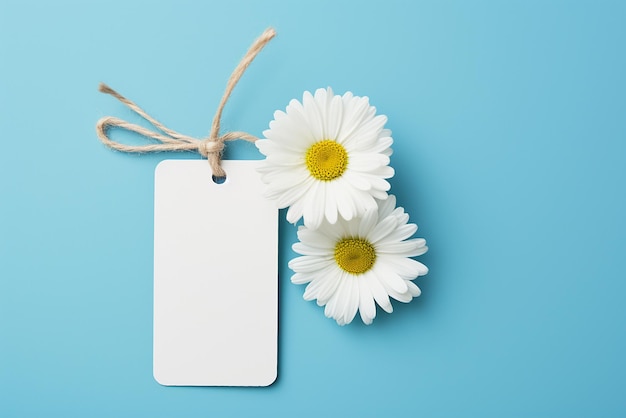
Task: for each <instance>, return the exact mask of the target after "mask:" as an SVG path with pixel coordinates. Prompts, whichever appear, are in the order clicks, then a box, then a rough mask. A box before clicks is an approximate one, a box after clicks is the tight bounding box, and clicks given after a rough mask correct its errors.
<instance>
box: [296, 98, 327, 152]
mask: <svg viewBox="0 0 626 418" xmlns="http://www.w3.org/2000/svg"><path fill="white" fill-rule="evenodd" d="M322 91H323V90H322ZM324 94H325V93H324ZM302 106H303V107H304V110H305V111H306V113H305V116H306V118H307V121H308V126H309V129H310V130H311V132H312V133H313V136H314V137H315V139H316V140H317V141H320V140H322V139H325V138H324V136H325V135H324V122H323V121H322V115H321V114H320V109H319V108H318V106H317V104H316V103H315V99H314V98H313V96H312V95H311V93H309V92H308V91H305V92H304V96H303V97H302Z"/></svg>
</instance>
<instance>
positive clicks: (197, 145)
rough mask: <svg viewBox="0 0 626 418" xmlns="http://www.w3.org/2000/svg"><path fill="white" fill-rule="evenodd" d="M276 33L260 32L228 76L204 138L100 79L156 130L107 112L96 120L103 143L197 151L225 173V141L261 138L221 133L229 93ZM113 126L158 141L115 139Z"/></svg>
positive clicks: (139, 149) (125, 148)
mask: <svg viewBox="0 0 626 418" xmlns="http://www.w3.org/2000/svg"><path fill="white" fill-rule="evenodd" d="M274 36H276V32H275V31H274V29H272V28H268V29H266V30H265V31H264V32H263V34H262V35H261V36H259V37H258V38H257V39H256V40H255V41H254V42H253V44H252V46H251V47H250V49H248V52H247V53H246V55H244V57H243V58H242V59H241V61H240V62H239V64H238V65H237V67H236V68H235V70H234V71H233V73H232V74H231V75H230V78H229V79H228V83H227V84H226V90H225V91H224V95H223V96H222V100H221V101H220V103H219V106H218V107H217V111H216V112H215V116H214V117H213V123H212V124H211V130H210V132H209V135H208V136H207V137H206V138H203V139H197V138H193V137H190V136H187V135H183V134H181V133H179V132H176V131H175V130H173V129H170V128H168V127H167V126H165V125H163V124H162V123H161V122H159V121H158V120H156V119H155V118H153V117H152V116H150V115H149V114H148V113H146V112H145V111H144V110H143V109H142V108H140V107H139V106H137V104H135V103H134V102H133V101H131V100H129V99H127V98H126V97H124V96H122V95H121V94H119V93H118V92H117V91H115V90H113V89H112V88H111V87H109V86H107V85H106V84H104V83H100V86H99V87H98V90H99V91H100V92H102V93H105V94H110V95H111V96H113V97H115V98H116V99H117V100H119V101H120V102H122V103H124V104H125V105H126V106H128V107H129V108H130V109H131V110H132V111H133V112H135V113H137V114H138V115H139V116H141V117H142V118H144V119H145V120H147V121H148V122H149V123H150V124H151V125H152V126H154V127H155V128H156V129H157V131H159V132H155V131H153V130H151V129H148V128H145V127H143V126H140V125H136V124H134V123H130V122H127V121H125V120H123V119H120V118H116V117H113V116H105V117H103V118H101V119H100V120H99V121H98V122H97V124H96V133H97V134H98V138H100V141H102V143H103V144H104V145H106V146H108V147H110V148H112V149H115V150H118V151H122V152H129V153H144V152H161V151H196V152H198V153H199V154H200V155H202V156H203V157H206V158H207V160H208V162H209V164H210V166H211V170H212V172H213V175H214V176H215V177H225V176H226V172H225V171H224V169H223V168H222V165H221V159H222V152H223V151H224V142H225V141H232V140H234V139H243V140H246V141H249V142H255V141H256V140H257V139H258V138H257V137H256V136H254V135H251V134H249V133H246V132H240V131H235V132H226V133H224V134H222V135H220V124H221V119H222V112H223V110H224V107H225V106H226V102H228V99H229V98H230V95H231V93H232V91H233V89H234V88H235V86H236V85H237V83H238V82H239V80H240V79H241V76H242V75H243V74H244V72H245V71H246V69H247V68H248V66H249V65H250V63H252V61H253V60H254V58H255V57H256V56H257V55H258V53H259V52H261V50H262V49H263V47H265V45H267V44H268V43H269V41H271V40H272V38H273V37H274ZM110 128H119V129H123V130H126V131H129V132H134V133H137V134H139V135H141V136H144V137H146V138H150V139H153V140H155V141H156V143H154V144H144V145H126V144H122V143H119V142H117V141H113V140H112V139H111V138H109V136H108V131H109V129H110Z"/></svg>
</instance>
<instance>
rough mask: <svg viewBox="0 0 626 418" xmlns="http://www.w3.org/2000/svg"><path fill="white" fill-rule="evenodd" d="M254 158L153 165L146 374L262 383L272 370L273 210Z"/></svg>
mask: <svg viewBox="0 0 626 418" xmlns="http://www.w3.org/2000/svg"><path fill="white" fill-rule="evenodd" d="M257 164H258V162H257V161H222V166H223V167H224V170H225V171H226V175H227V177H226V181H225V182H224V183H223V184H217V183H215V182H214V181H213V180H212V176H211V169H210V167H209V164H208V162H207V161H206V160H166V161H163V162H161V163H160V164H159V165H158V166H157V168H156V171H155V195H154V369H153V371H154V378H155V379H156V380H157V382H159V383H160V384H162V385H167V386H268V385H270V384H272V383H273V382H274V380H275V379H276V373H277V333H278V210H277V209H276V207H275V205H274V203H273V202H270V201H268V200H267V199H265V198H264V197H263V196H262V190H263V184H262V182H261V180H260V177H259V175H258V173H257V172H256V167H257Z"/></svg>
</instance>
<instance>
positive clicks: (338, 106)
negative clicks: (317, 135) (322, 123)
mask: <svg viewBox="0 0 626 418" xmlns="http://www.w3.org/2000/svg"><path fill="white" fill-rule="evenodd" d="M326 118H327V119H326V135H327V136H328V139H332V140H335V141H336V140H337V138H338V136H339V131H340V129H341V124H342V122H343V120H342V119H343V102H342V100H341V96H333V98H332V99H331V101H330V105H329V106H328V108H327V113H326Z"/></svg>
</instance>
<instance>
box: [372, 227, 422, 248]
mask: <svg viewBox="0 0 626 418" xmlns="http://www.w3.org/2000/svg"><path fill="white" fill-rule="evenodd" d="M416 231H417V225H415V224H406V225H400V226H397V227H396V229H395V230H394V231H393V232H392V233H391V234H389V235H387V236H386V237H385V238H382V239H381V240H380V241H379V243H380V244H382V243H386V242H397V241H403V240H405V239H407V238H409V237H410V236H412V235H413V234H414V233H415V232H416Z"/></svg>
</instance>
